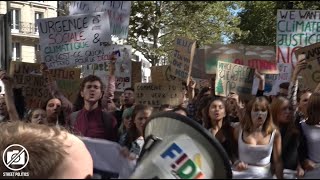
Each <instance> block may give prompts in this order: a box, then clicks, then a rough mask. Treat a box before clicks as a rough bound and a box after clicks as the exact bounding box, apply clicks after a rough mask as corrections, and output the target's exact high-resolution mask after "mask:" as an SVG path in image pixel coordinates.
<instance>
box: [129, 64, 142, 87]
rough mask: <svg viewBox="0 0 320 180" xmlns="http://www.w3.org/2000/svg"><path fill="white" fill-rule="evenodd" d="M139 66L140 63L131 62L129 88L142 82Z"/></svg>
mask: <svg viewBox="0 0 320 180" xmlns="http://www.w3.org/2000/svg"><path fill="white" fill-rule="evenodd" d="M141 66H142V62H134V61H132V72H131V77H132V81H131V87H134V85H135V84H136V83H140V82H141V80H142V74H141Z"/></svg>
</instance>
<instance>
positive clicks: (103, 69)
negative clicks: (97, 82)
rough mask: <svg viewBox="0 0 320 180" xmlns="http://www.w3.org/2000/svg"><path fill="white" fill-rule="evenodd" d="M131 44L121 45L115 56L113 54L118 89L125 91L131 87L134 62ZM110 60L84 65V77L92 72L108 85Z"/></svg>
mask: <svg viewBox="0 0 320 180" xmlns="http://www.w3.org/2000/svg"><path fill="white" fill-rule="evenodd" d="M131 50H132V48H131V46H128V45H125V46H119V50H118V51H115V52H116V53H115V56H113V58H114V61H115V68H116V70H115V76H116V91H120V92H122V91H124V89H125V88H128V87H131V73H132V64H131V62H132V61H131V57H132V53H131ZM110 63H111V62H110V61H106V62H103V63H94V64H88V65H85V66H82V69H81V71H82V73H83V77H86V76H88V75H90V74H92V75H96V76H98V77H100V78H101V80H102V82H103V83H104V84H105V85H107V84H108V81H109V80H108V78H109V75H110V71H109V67H110Z"/></svg>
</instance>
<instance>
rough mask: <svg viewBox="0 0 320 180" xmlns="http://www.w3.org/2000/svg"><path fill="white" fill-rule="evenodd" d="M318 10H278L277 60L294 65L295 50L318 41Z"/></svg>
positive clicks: (319, 13)
mask: <svg viewBox="0 0 320 180" xmlns="http://www.w3.org/2000/svg"><path fill="white" fill-rule="evenodd" d="M319 15H320V11H319V10H278V13H277V62H279V63H290V64H292V65H293V66H295V64H296V62H297V59H296V57H295V55H294V52H295V50H297V49H299V48H300V47H304V46H308V45H311V44H314V43H317V42H320V19H319Z"/></svg>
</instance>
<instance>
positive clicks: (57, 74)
mask: <svg viewBox="0 0 320 180" xmlns="http://www.w3.org/2000/svg"><path fill="white" fill-rule="evenodd" d="M49 73H50V74H51V75H52V77H53V79H56V80H57V81H59V80H60V79H69V80H79V78H80V69H76V68H71V69H55V70H50V72H49ZM9 74H10V75H11V76H12V77H13V79H14V81H15V84H16V88H22V94H23V96H24V97H25V98H26V106H27V107H28V108H36V107H39V105H40V104H42V103H43V102H44V101H46V100H48V99H49V98H51V94H50V92H49V90H48V88H47V82H46V79H45V78H44V77H43V76H42V74H41V73H40V64H35V63H25V62H17V61H11V65H10V72H9ZM74 88H77V89H78V88H79V86H76V87H74ZM60 90H61V91H62V92H63V91H64V89H63V87H62V88H60ZM75 93H76V92H75ZM64 95H65V96H66V97H69V96H70V95H66V94H64ZM70 97H71V96H70Z"/></svg>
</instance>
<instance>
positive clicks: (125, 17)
mask: <svg viewBox="0 0 320 180" xmlns="http://www.w3.org/2000/svg"><path fill="white" fill-rule="evenodd" d="M94 12H107V13H108V16H109V19H110V29H111V33H112V35H115V36H118V37H119V38H127V36H128V29H129V28H128V27H129V20H130V12H131V1H72V2H71V4H70V6H69V13H70V15H76V14H91V13H94Z"/></svg>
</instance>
